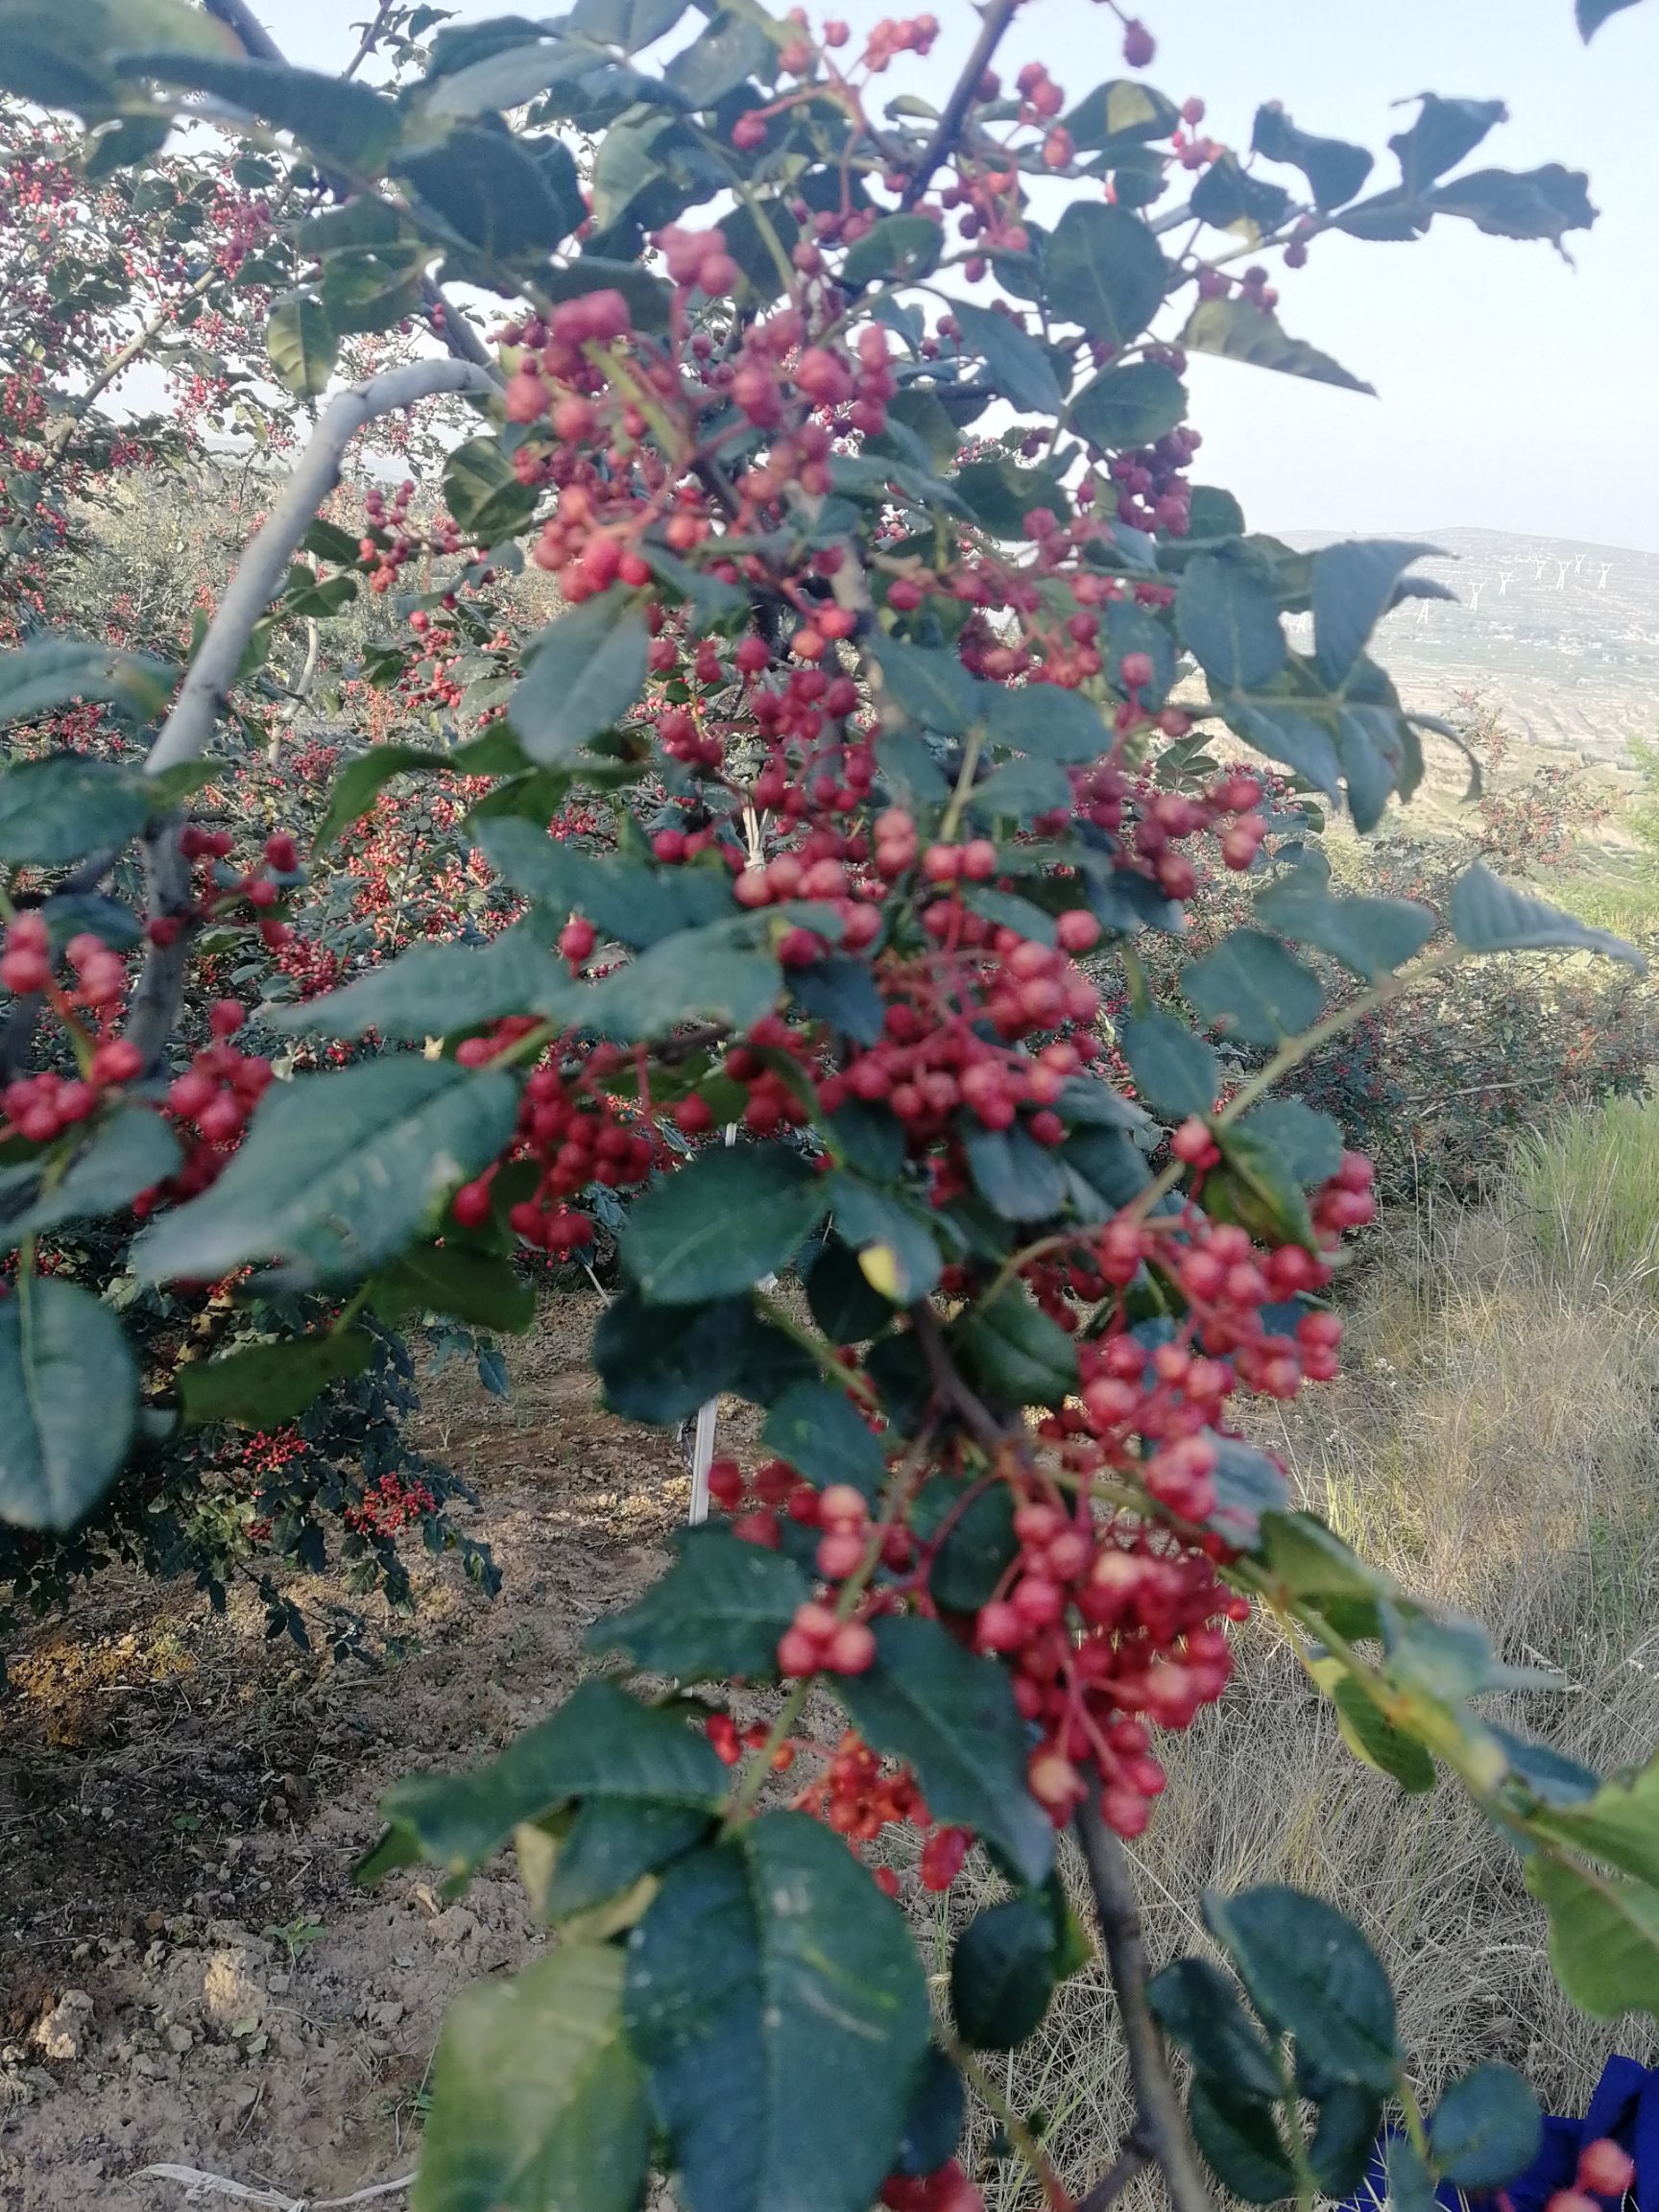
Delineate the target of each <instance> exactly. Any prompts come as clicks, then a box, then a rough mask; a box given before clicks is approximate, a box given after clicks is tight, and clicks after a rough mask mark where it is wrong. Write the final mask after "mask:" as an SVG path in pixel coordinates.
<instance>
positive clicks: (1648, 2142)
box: [1342, 2057, 1659, 2212]
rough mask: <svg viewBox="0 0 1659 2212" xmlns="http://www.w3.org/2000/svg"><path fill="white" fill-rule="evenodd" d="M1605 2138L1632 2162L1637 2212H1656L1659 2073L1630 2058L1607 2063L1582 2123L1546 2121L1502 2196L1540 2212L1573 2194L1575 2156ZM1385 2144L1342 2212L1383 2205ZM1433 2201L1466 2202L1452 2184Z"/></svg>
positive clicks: (1452, 2209) (1524, 2210) (1518, 2207)
mask: <svg viewBox="0 0 1659 2212" xmlns="http://www.w3.org/2000/svg"><path fill="white" fill-rule="evenodd" d="M1604 2136H1610V2137H1611V2138H1612V2140H1613V2141H1614V2142H1615V2143H1617V2144H1618V2145H1619V2147H1620V2149H1621V2150H1622V2151H1627V2152H1629V2153H1630V2156H1631V2157H1632V2158H1633V2159H1634V2160H1635V2161H1636V2182H1635V2187H1634V2190H1633V2192H1632V2196H1633V2200H1634V2203H1635V2206H1636V2212H1659V2067H1655V2066H1639V2065H1638V2064H1637V2062H1636V2060H1635V2059H1634V2058H1620V2057H1613V2058H1609V2059H1608V2061H1607V2063H1606V2065H1605V2066H1604V2067H1603V2068H1602V2070H1601V2079H1600V2080H1599V2081H1598V2082H1597V2084H1596V2094H1595V2095H1594V2096H1593V2097H1592V2098H1591V2100H1590V2109H1589V2111H1588V2112H1586V2113H1585V2115H1584V2117H1583V2119H1582V2120H1562V2119H1556V2118H1554V2117H1550V2118H1547V2119H1546V2120H1545V2122H1544V2141H1543V2144H1542V2147H1541V2148H1540V2150H1539V2152H1538V2155H1537V2157H1536V2158H1535V2159H1534V2160H1533V2161H1532V2163H1531V2165H1530V2166H1528V2167H1527V2171H1526V2173H1525V2174H1523V2175H1521V2176H1520V2177H1519V2178H1518V2179H1517V2180H1514V2181H1511V2182H1510V2183H1509V2185H1508V2187H1507V2188H1506V2189H1505V2190H1504V2192H1503V2194H1504V2196H1505V2197H1507V2198H1508V2200H1509V2202H1510V2204H1511V2205H1512V2206H1513V2208H1514V2212H1544V2206H1545V2205H1546V2204H1547V2203H1548V2202H1549V2200H1550V2199H1551V2197H1552V2196H1553V2195H1554V2194H1555V2192H1556V2190H1557V2189H1571V2188H1572V2186H1573V2180H1574V2176H1575V2174H1576V2173H1577V2170H1578V2153H1579V2152H1580V2151H1581V2150H1582V2149H1583V2147H1584V2146H1585V2144H1586V2143H1599V2142H1600V2141H1601V2140H1602V2138H1603V2137H1604ZM1386 2143H1387V2137H1386V2136H1384V2137H1383V2142H1382V2143H1379V2145H1378V2146H1377V2155H1376V2156H1375V2158H1373V2160H1372V2161H1371V2170H1370V2172H1369V2173H1368V2174H1367V2175H1366V2176H1365V2179H1364V2181H1363V2183H1362V2184H1361V2185H1360V2187H1359V2188H1358V2190H1357V2191H1356V2193H1355V2194H1354V2195H1353V2196H1352V2197H1350V2198H1349V2199H1348V2200H1347V2202H1346V2204H1344V2205H1343V2207H1342V2212H1377V2207H1378V2206H1379V2205H1380V2204H1383V2203H1384V2202H1385V2201H1386V2200H1387V2196H1388V2183H1387V2179H1386V2176H1385V2172H1384V2166H1383V2152H1384V2148H1385V2146H1386ZM1437 2196H1438V2201H1439V2203H1440V2204H1442V2205H1443V2206H1444V2207H1445V2212H1461V2207H1462V2206H1463V2204H1464V2203H1465V2201H1466V2200H1465V2198H1464V2196H1463V2192H1462V2191H1461V2190H1460V2189H1456V2188H1455V2187H1454V2186H1453V2185H1452V2183H1451V2182H1447V2183H1446V2184H1445V2186H1444V2187H1443V2188H1441V2189H1440V2190H1439V2191H1438V2193H1437Z"/></svg>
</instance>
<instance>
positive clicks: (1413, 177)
mask: <svg viewBox="0 0 1659 2212" xmlns="http://www.w3.org/2000/svg"><path fill="white" fill-rule="evenodd" d="M1508 118H1509V110H1508V109H1507V108H1505V107H1504V105H1503V101H1502V100H1442V99H1441V98H1440V96H1439V94H1438V93H1435V92H1425V93H1424V94H1423V96H1422V106H1421V107H1420V108H1418V110H1417V120H1416V121H1415V122H1414V123H1413V124H1412V125H1411V126H1410V128H1409V129H1408V130H1405V131H1397V132H1395V133H1394V135H1393V137H1392V138H1390V139H1389V141H1388V151H1389V152H1390V153H1391V154H1392V155H1394V156H1395V157H1396V158H1397V159H1398V161H1399V163H1400V181H1401V184H1402V186H1403V187H1404V189H1405V190H1406V191H1407V193H1408V194H1413V195H1415V194H1417V193H1420V192H1422V191H1423V190H1424V189H1425V188H1426V187H1427V186H1428V185H1430V184H1432V183H1433V181H1434V180H1435V178H1436V177H1439V176H1441V175H1443V174H1444V173H1445V171H1446V170H1448V169H1451V168H1453V167H1455V165H1456V163H1457V162H1459V161H1461V160H1462V158H1463V156H1465V155H1466V154H1472V153H1473V152H1474V151H1475V149H1476V147H1477V146H1479V143H1480V141H1481V139H1482V138H1484V137H1485V136H1486V134H1487V132H1489V131H1491V130H1492V129H1493V127H1494V126H1495V125H1497V124H1499V123H1504V122H1507V121H1508Z"/></svg>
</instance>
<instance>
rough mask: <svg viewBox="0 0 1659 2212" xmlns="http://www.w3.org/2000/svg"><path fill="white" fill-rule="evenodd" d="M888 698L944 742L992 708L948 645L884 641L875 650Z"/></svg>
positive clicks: (886, 638)
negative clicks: (935, 732) (946, 738)
mask: <svg viewBox="0 0 1659 2212" xmlns="http://www.w3.org/2000/svg"><path fill="white" fill-rule="evenodd" d="M875 653H876V659H877V663H878V666H879V668H880V670H881V682H882V689H883V693H884V696H885V697H887V698H889V699H891V701H892V702H893V704H894V706H896V707H897V708H898V709H900V711H901V712H902V714H903V715H904V716H905V717H906V718H907V719H908V720H909V721H912V722H916V723H919V724H920V725H921V727H922V728H923V729H925V730H936V731H937V732H938V733H939V734H940V735H941V736H943V737H960V736H961V735H963V734H964V733H965V732H966V731H968V730H969V729H970V728H971V727H972V726H973V724H974V722H975V721H976V720H977V719H978V718H979V716H980V714H981V713H982V712H983V711H984V710H985V709H988V708H989V707H990V705H991V700H990V697H989V694H987V695H986V696H985V697H984V699H983V703H982V702H981V696H980V686H979V685H976V684H975V683H974V678H973V677H972V676H970V675H969V673H968V671H967V669H966V668H964V667H963V665H962V662H961V661H960V659H959V658H958V656H957V655H956V653H955V652H954V651H953V650H951V649H950V647H949V646H933V645H906V644H905V643H904V642H903V640H902V638H898V637H884V638H882V640H881V641H880V643H879V644H878V645H877V646H876V647H875Z"/></svg>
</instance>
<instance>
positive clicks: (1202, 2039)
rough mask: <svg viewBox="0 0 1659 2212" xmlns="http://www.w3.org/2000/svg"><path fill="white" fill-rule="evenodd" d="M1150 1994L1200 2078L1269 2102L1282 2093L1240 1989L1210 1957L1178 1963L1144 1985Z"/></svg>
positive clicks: (1276, 2070) (1168, 2031) (1275, 2069)
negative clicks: (1212, 2078)
mask: <svg viewBox="0 0 1659 2212" xmlns="http://www.w3.org/2000/svg"><path fill="white" fill-rule="evenodd" d="M1146 1996H1147V2001H1148V2002H1149V2004H1150V2005H1151V2007H1152V2009H1153V2011H1154V2013H1155V2014H1156V2015H1157V2017H1158V2019H1159V2021H1160V2023H1161V2024H1162V2026H1163V2028H1164V2031H1165V2032H1166V2034H1167V2035H1169V2036H1170V2037H1171V2038H1172V2039H1173V2040H1174V2041H1175V2042H1177V2043H1179V2044H1180V2046H1181V2048H1182V2050H1183V2051H1185V2052H1186V2054H1187V2056H1188V2057H1189V2058H1190V2059H1191V2061H1192V2064H1193V2067H1194V2069H1195V2070H1196V2071H1197V2072H1198V2073H1199V2074H1201V2075H1209V2076H1213V2077H1214V2078H1215V2079H1216V2080H1220V2081H1222V2082H1224V2083H1225V2084H1226V2086H1227V2087H1228V2088H1229V2089H1231V2090H1232V2091H1233V2092H1234V2093H1235V2094H1236V2095H1238V2096H1239V2097H1254V2098H1260V2099H1262V2101H1264V2102H1265V2103H1267V2104H1276V2103H1277V2102H1278V2100H1279V2099H1280V2098H1281V2097H1282V2096H1283V2095H1284V2083H1283V2082H1282V2081H1281V2080H1280V2078H1279V2068H1278V2066H1277V2064H1276V2063H1275V2061H1274V2057H1273V2054H1272V2052H1271V2051H1270V2050H1269V2049H1268V2048H1267V2044H1266V2042H1265V2040H1264V2038H1263V2037H1262V2032H1261V2030H1260V2029H1259V2028H1258V2027H1257V2026H1256V2024H1255V2023H1254V2021H1252V2019H1251V2018H1250V2015H1249V2014H1248V2013H1247V2012H1246V2011H1245V2009H1244V2007H1243V2005H1242V2004H1241V2003H1240V2002H1239V1997H1238V1990H1237V1989H1235V1988H1234V1986H1233V1984H1232V1983H1231V1982H1229V1981H1228V1979H1227V1977H1226V1975H1225V1974H1223V1973H1222V1971H1221V1969H1220V1968H1219V1967H1218V1966H1213V1965H1212V1964H1211V1962H1210V1960H1208V1959H1177V1960H1175V1962H1174V1964H1173V1965H1171V1966H1166V1967H1165V1969H1164V1971H1163V1972H1162V1973H1161V1974H1158V1975H1155V1976H1154V1977H1153V1979H1152V1980H1151V1981H1150V1982H1149V1983H1148V1984H1146Z"/></svg>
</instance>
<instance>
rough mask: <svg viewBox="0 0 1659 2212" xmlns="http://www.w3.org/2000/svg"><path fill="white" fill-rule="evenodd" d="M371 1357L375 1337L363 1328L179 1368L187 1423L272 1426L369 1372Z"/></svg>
mask: <svg viewBox="0 0 1659 2212" xmlns="http://www.w3.org/2000/svg"><path fill="white" fill-rule="evenodd" d="M373 1357H374V1341H373V1337H371V1336H368V1335H366V1334H364V1332H363V1331H362V1330H360V1329H349V1330H346V1331H344V1332H343V1333H342V1334H339V1335H327V1336H299V1337H295V1338H293V1339H292V1340H290V1341H289V1342H287V1343H282V1344H254V1345H252V1346H250V1348H249V1349H248V1350H247V1351H245V1352H231V1353H229V1354H228V1355H227V1356H226V1357H225V1358H221V1359H209V1360H198V1361H196V1362H195V1363H194V1364H192V1365H191V1366H188V1367H180V1370H179V1401H180V1405H181V1406H182V1407H183V1408H184V1418H185V1420H186V1421H189V1422H194V1423H197V1424H201V1423H203V1422H207V1421H229V1422H234V1423H235V1425H236V1426H237V1427H238V1428H241V1429H274V1428H277V1427H279V1426H280V1425H281V1424H282V1423H283V1422H285V1421H292V1420H293V1419H294V1418H295V1416H296V1415H297V1414H300V1413H303V1412H304V1410H305V1408H306V1407H307V1406H309V1405H310V1404H311V1403H312V1401H313V1400H314V1399H316V1398H320V1397H321V1396H322V1394H323V1392H324V1391H325V1390H326V1389H327V1388H328V1386H329V1384H330V1383H336V1382H338V1381H339V1379H340V1377H341V1376H342V1375H361V1374H363V1373H365V1372H366V1370H367V1369H368V1366H369V1363H370V1361H371V1360H372V1359H373Z"/></svg>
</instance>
